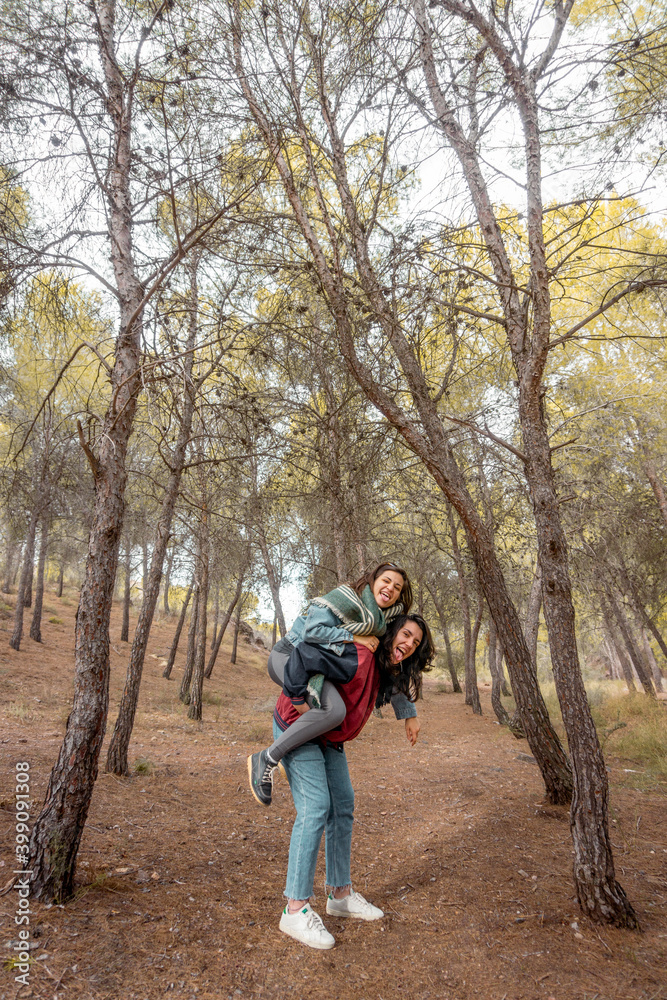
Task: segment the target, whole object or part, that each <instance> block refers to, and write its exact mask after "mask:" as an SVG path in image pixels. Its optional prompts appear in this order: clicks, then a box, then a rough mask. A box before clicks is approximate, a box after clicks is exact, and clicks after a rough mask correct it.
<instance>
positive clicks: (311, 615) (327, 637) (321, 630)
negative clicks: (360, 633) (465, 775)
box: [285, 604, 417, 719]
mask: <svg viewBox="0 0 667 1000" xmlns="http://www.w3.org/2000/svg"><path fill="white" fill-rule="evenodd" d="M285 638H286V639H287V641H288V642H290V643H291V644H292V645H293V646H298V645H299V643H300V642H311V643H313V644H314V645H318V646H325V647H326V648H327V649H330V650H331V651H332V652H334V653H336V654H337V655H338V656H341V655H342V653H343V650H344V648H345V643H346V642H354V636H353V634H352V633H351V632H349V631H348V630H347V629H346V628H343V626H342V625H341V623H340V619H339V618H337V617H336V615H335V614H334V613H333V611H331V610H330V609H329V608H322V607H320V606H319V605H318V604H310V605H309V606H308V610H307V611H306V613H305V614H301V615H299V617H298V618H297V620H296V621H295V622H294V624H293V625H292V627H291V629H290V630H289V632H288V633H287V635H286V636H285ZM391 707H392V708H393V710H394V714H395V716H396V718H397V719H414V718H415V716H416V715H417V709H416V708H415V706H414V704H413V703H412V702H411V701H410V699H409V698H408V697H407V695H405V694H403V693H402V691H395V692H394V694H393V695H392V696H391Z"/></svg>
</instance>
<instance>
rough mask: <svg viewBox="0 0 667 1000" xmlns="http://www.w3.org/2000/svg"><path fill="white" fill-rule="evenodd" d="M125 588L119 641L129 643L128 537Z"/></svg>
mask: <svg viewBox="0 0 667 1000" xmlns="http://www.w3.org/2000/svg"><path fill="white" fill-rule="evenodd" d="M124 570H125V580H124V582H125V586H124V588H123V619H122V624H121V627H120V641H121V642H129V641H130V603H131V602H130V597H131V594H132V546H131V545H130V536H129V534H128V535H127V537H126V539H125V566H124Z"/></svg>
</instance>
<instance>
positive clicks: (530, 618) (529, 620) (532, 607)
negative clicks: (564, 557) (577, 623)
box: [525, 563, 542, 674]
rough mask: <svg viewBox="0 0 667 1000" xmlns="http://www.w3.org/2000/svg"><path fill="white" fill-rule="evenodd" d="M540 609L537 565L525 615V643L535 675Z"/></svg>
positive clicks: (540, 600) (540, 576) (539, 578)
mask: <svg viewBox="0 0 667 1000" xmlns="http://www.w3.org/2000/svg"><path fill="white" fill-rule="evenodd" d="M541 607H542V573H541V571H540V565H539V563H538V564H537V568H536V570H535V576H534V577H533V582H532V584H531V586H530V595H529V597H528V611H527V613H526V628H525V632H526V643H527V645H528V649H529V650H530V658H531V660H532V661H533V666H534V668H535V673H536V674H537V636H538V634H539V631H540V608H541Z"/></svg>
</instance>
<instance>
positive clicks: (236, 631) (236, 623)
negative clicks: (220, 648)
mask: <svg viewBox="0 0 667 1000" xmlns="http://www.w3.org/2000/svg"><path fill="white" fill-rule="evenodd" d="M242 603H243V602H242V601H239V602H238V604H237V605H236V618H235V619H234V641H233V642H232V652H231V656H230V657H229V662H230V663H236V651H237V649H238V645H239V625H240V624H241V605H242Z"/></svg>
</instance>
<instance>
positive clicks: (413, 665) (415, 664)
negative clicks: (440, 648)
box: [375, 615, 435, 708]
mask: <svg viewBox="0 0 667 1000" xmlns="http://www.w3.org/2000/svg"><path fill="white" fill-rule="evenodd" d="M406 622H414V623H415V625H418V626H419V628H420V629H421V630H422V638H421V642H420V643H419V645H418V646H417V648H416V650H415V651H414V653H413V654H412V656H409V657H408V658H407V660H402V661H401V662H400V663H392V662H391V645H392V642H393V641H394V637H395V635H396V633H397V632H398V630H399V629H400V628H402V627H403V625H405V623H406ZM434 656H435V646H434V645H433V639H432V638H431V630H430V629H429V627H428V625H427V624H426V622H425V621H424V619H423V618H422V617H421V615H397V616H396V618H394V619H393V620H392V621H390V622H389V624H388V625H387V631H386V632H385V634H384V635H383V636H382V638H381V639H380V645H379V646H378V648H377V651H376V653H375V662H376V663H377V665H378V668H379V670H380V690H379V692H378V696H377V701H376V703H375V704H376V707H377V708H380V707H381V706H382V705H386V704H387V702H388V701H389V700H390V698H391V695H392V692H393V691H394V689H397V690H398V691H401V692H402V693H403V694H404V695H407V697H408V698H409V699H410V701H416V700H417V699H418V698H419V695H420V694H421V689H422V674H425V673H428V671H429V670H430V669H431V667H430V664H431V661H432V660H433V657H434Z"/></svg>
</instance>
